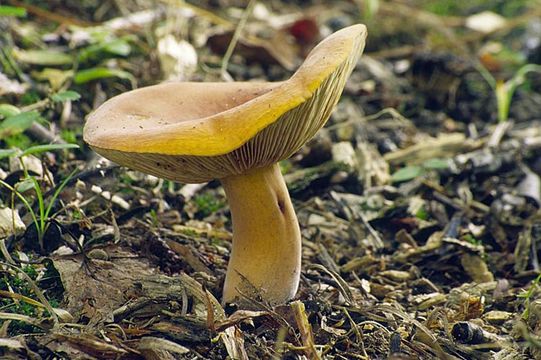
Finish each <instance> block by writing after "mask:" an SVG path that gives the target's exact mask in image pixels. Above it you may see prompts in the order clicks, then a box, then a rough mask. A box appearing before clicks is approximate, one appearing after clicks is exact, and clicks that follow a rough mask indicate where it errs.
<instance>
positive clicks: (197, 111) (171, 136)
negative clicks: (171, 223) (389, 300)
mask: <svg viewBox="0 0 541 360" xmlns="http://www.w3.org/2000/svg"><path fill="white" fill-rule="evenodd" d="M365 38H366V27H365V26H364V25H361V24H359V25H353V26H350V27H347V28H345V29H342V30H340V31H338V32H336V33H334V34H332V35H331V36H329V37H327V38H326V39H325V40H323V41H322V42H321V43H319V44H318V45H317V46H316V47H315V48H314V49H313V50H312V51H311V52H310V54H309V55H308V57H307V58H306V60H305V61H304V63H303V64H302V65H301V67H300V68H299V69H298V70H297V72H295V74H294V75H293V76H292V77H291V78H290V79H289V80H287V81H283V82H231V83H213V82H207V83H196V82H169V83H163V84H159V85H154V86H149V87H145V88H141V89H137V90H133V91H129V92H126V93H124V94H122V95H119V96H116V97H113V98H112V99H110V100H108V101H106V102H105V103H104V104H103V105H101V106H100V107H99V108H98V109H96V110H95V111H94V112H92V113H91V114H90V115H89V116H88V117H87V119H86V124H85V127H84V134H83V136H84V140H85V141H86V142H87V143H88V144H89V145H90V146H91V147H92V148H93V149H94V150H95V151H96V152H97V153H99V154H101V155H103V156H104V157H106V158H108V159H110V160H112V161H114V162H116V163H118V164H120V165H124V166H127V167H130V168H132V169H135V170H140V171H142V172H145V173H148V174H152V175H156V176H158V177H162V178H165V179H170V180H174V181H180V182H186V183H196V182H205V181H209V180H211V179H221V178H225V177H227V176H231V175H238V174H241V173H244V172H245V171H247V170H249V169H251V168H254V167H263V166H268V165H270V164H272V163H275V162H277V161H280V160H283V159H285V158H287V157H289V156H291V155H292V154H293V153H295V152H296V151H297V150H298V149H299V148H300V147H302V146H303V145H304V144H305V143H306V141H308V140H309V139H310V138H312V137H313V136H314V135H315V133H316V132H317V131H318V130H319V129H320V128H321V127H322V126H323V125H324V124H325V122H326V121H327V119H328V118H329V116H330V115H331V112H332V110H333V109H334V106H335V105H336V103H337V102H338V99H339V98H340V95H341V93H342V90H343V88H344V86H345V83H346V80H347V78H348V77H349V75H350V73H351V71H352V70H353V68H354V67H355V65H356V63H357V59H358V57H359V56H360V54H361V53H362V50H363V48H364V43H365Z"/></svg>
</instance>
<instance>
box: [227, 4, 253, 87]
mask: <svg viewBox="0 0 541 360" xmlns="http://www.w3.org/2000/svg"><path fill="white" fill-rule="evenodd" d="M254 6H255V0H250V2H249V3H248V6H246V9H245V10H244V13H243V14H242V18H241V19H240V21H239V24H238V25H237V28H236V29H235V32H234V33H233V37H232V38H231V42H230V43H229V46H228V47H227V51H226V52H225V54H224V57H223V59H222V66H221V67H220V73H221V74H222V78H223V79H224V80H225V81H233V78H232V77H231V75H229V73H228V72H227V65H228V64H229V60H230V59H231V55H233V50H235V47H236V46H237V42H238V41H239V38H240V34H241V33H242V30H243V29H244V26H245V25H246V21H248V18H249V17H250V15H251V14H252V10H253V9H254Z"/></svg>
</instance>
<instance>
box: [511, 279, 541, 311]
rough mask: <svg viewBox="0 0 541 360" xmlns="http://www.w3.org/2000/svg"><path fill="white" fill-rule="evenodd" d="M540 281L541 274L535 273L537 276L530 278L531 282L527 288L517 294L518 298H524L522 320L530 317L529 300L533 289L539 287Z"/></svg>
mask: <svg viewBox="0 0 541 360" xmlns="http://www.w3.org/2000/svg"><path fill="white" fill-rule="evenodd" d="M540 281H541V274H539V275H537V277H536V278H535V279H534V280H532V284H531V285H530V287H529V288H528V290H523V291H524V292H523V293H521V294H518V295H517V297H518V298H521V299H524V311H523V312H522V319H524V320H528V318H529V317H530V301H531V298H532V296H533V294H534V292H535V290H537V288H538V287H539V282H540Z"/></svg>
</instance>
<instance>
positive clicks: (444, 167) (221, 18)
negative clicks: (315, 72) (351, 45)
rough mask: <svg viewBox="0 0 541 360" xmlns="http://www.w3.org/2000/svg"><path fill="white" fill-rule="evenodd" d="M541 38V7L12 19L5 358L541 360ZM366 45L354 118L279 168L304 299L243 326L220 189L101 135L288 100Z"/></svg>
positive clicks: (7, 64) (246, 7)
mask: <svg viewBox="0 0 541 360" xmlns="http://www.w3.org/2000/svg"><path fill="white" fill-rule="evenodd" d="M458 3H460V4H461V5H460V6H459V5H458ZM540 19H541V2H540V1H539V0H531V1H526V0H517V1H503V0H502V1H482V0H471V1H469V2H468V4H464V3H463V2H456V1H452V0H438V1H429V0H412V1H407V0H389V1H378V0H376V1H374V0H372V1H360V0H358V1H354V0H351V1H346V0H335V1H317V0H297V1H285V0H273V1H265V2H262V1H261V2H256V1H245V0H205V1H181V0H129V1H103V0H85V1H78V0H77V1H76V0H49V1H41V0H32V1H18V0H8V1H6V2H2V5H0V29H1V30H2V31H1V32H0V259H1V260H0V274H1V277H0V358H2V359H225V358H228V357H229V358H232V359H256V358H260V359H271V358H272V359H280V358H284V359H318V358H319V359H507V360H511V359H513V360H515V359H532V358H536V359H541V288H540V284H539V282H540V280H541V269H540V263H539V253H540V251H538V250H537V245H538V244H537V240H540V242H541V213H540V206H541V179H540V175H541V65H540V64H541V41H540V39H541V20H540ZM359 22H362V23H365V24H366V25H367V27H368V31H369V35H368V40H367V45H366V48H365V52H364V54H363V56H362V57H361V59H360V61H359V62H358V64H357V66H356V67H355V69H354V71H353V73H352V75H351V77H350V79H349V81H348V83H347V85H346V88H345V90H344V93H343V95H342V98H341V100H340V102H339V104H338V106H337V108H336V110H335V112H334V113H333V115H332V116H331V118H330V119H329V121H328V123H327V125H326V126H325V128H323V129H322V130H320V131H319V132H318V134H317V135H316V137H315V138H314V139H313V140H311V141H310V142H309V143H308V144H307V145H306V146H305V147H303V148H302V149H301V150H300V151H299V152H298V153H296V154H295V155H293V156H292V157H291V158H290V159H287V160H285V161H283V162H282V163H281V164H280V165H281V168H282V172H283V173H284V177H285V179H286V183H287V186H288V189H289V191H290V194H291V197H292V200H293V204H294V207H295V209H296V211H297V215H298V219H299V223H300V226H301V230H302V242H303V253H302V272H301V282H300V288H299V291H298V293H297V295H296V297H295V299H294V300H293V301H292V302H291V303H289V304H285V305H281V306H274V307H272V306H269V305H268V304H265V303H264V302H263V301H261V300H259V299H253V304H254V306H253V310H249V311H248V310H238V309H236V308H235V307H234V306H232V307H226V308H225V309H224V308H222V306H221V304H220V301H219V300H220V299H221V293H222V286H223V282H224V276H225V271H226V268H227V263H228V259H229V254H230V250H231V221H230V213H229V208H228V205H227V201H226V198H225V194H224V192H223V189H222V188H221V185H220V183H219V182H217V181H211V182H209V183H205V184H200V185H193V184H192V185H183V184H178V183H173V182H170V181H166V180H162V179H158V178H155V177H152V176H148V175H144V174H141V173H138V172H135V171H131V170H129V169H126V168H122V167H119V166H117V165H115V164H113V163H111V162H108V161H107V160H105V159H103V158H101V157H100V156H98V155H97V154H96V153H94V152H93V151H92V150H91V149H90V148H89V147H88V145H86V144H85V143H84V141H83V139H82V128H83V125H84V121H85V116H87V115H88V114H89V113H90V112H91V111H92V110H93V109H95V108H96V107H98V106H99V105H100V104H102V103H103V102H104V101H105V100H107V99H109V98H111V97H113V96H115V95H118V94H121V93H123V92H126V91H129V90H131V89H133V88H136V87H137V88H140V87H143V86H147V85H152V84H156V83H159V82H162V81H165V80H182V81H186V80H190V81H233V80H235V81H244V80H253V81H280V80H285V79H288V78H289V77H290V76H291V75H292V74H293V72H294V71H295V69H296V68H297V67H298V66H299V65H300V64H301V63H302V60H303V59H304V58H305V56H306V55H307V53H308V52H309V50H310V49H311V48H312V47H313V46H314V45H315V44H316V43H317V42H319V41H320V40H321V39H322V38H324V37H325V36H327V35H329V34H331V33H332V32H334V31H337V30H338V29H340V28H343V27H345V26H348V25H352V24H355V23H359ZM239 24H240V25H239ZM235 33H236V34H237V35H238V37H237V36H234V34H235ZM233 45H235V46H233ZM228 50H231V51H228ZM148 101H152V99H149V100H148ZM540 244H541V243H540Z"/></svg>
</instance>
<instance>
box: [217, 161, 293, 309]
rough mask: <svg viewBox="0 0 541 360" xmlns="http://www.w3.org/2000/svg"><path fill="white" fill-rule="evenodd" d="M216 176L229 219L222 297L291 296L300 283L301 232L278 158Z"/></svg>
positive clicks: (275, 299)
mask: <svg viewBox="0 0 541 360" xmlns="http://www.w3.org/2000/svg"><path fill="white" fill-rule="evenodd" d="M221 182H222V184H223V187H224V189H225V193H226V195H227V197H228V200H229V207H230V209H231V218H232V222H233V250H232V251H231V258H230V260H229V265H228V268H227V274H226V276H225V285H224V294H223V301H224V302H225V303H231V302H237V303H243V302H245V301H243V297H242V296H240V293H242V294H244V295H247V296H251V297H253V296H256V295H261V297H262V298H263V299H264V300H266V301H268V302H269V303H270V304H273V305H275V304H282V303H284V302H286V301H287V300H290V299H291V298H293V296H295V293H296V292H297V288H298V286H299V277H300V268H301V233H300V229H299V223H298V221H297V216H296V215H295V210H294V209H293V205H292V204H291V199H290V198H289V193H288V191H287V188H286V184H285V181H284V178H283V177H282V174H281V172H280V168H279V166H278V164H273V165H270V166H267V167H263V168H258V169H253V170H251V171H249V172H247V173H244V174H242V175H234V176H230V177H227V178H224V179H221ZM256 289H257V290H256Z"/></svg>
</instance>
